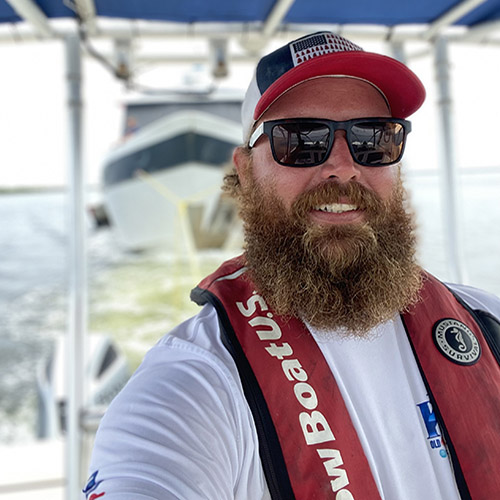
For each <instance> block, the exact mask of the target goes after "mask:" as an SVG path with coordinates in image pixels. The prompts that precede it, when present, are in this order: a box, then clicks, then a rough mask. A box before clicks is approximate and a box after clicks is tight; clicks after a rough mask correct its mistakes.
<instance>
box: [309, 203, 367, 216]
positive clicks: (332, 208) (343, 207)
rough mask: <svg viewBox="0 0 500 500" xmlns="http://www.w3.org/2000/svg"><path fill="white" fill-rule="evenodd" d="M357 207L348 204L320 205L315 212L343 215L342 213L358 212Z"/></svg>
mask: <svg viewBox="0 0 500 500" xmlns="http://www.w3.org/2000/svg"><path fill="white" fill-rule="evenodd" d="M357 208H358V207H357V206H356V205H348V204H347V203H332V204H330V205H320V206H318V207H315V210H319V211H320V212H330V213H334V214H341V213H342V212H350V211H351V210H357Z"/></svg>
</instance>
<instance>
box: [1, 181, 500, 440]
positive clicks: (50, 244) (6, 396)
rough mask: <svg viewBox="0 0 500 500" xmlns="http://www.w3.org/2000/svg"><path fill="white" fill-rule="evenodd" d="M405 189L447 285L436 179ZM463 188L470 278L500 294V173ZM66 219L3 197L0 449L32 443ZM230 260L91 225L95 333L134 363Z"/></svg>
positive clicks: (53, 197)
mask: <svg viewBox="0 0 500 500" xmlns="http://www.w3.org/2000/svg"><path fill="white" fill-rule="evenodd" d="M407 183H408V185H409V186H410V190H411V197H412V202H413V205H414V207H415V208H416V211H417V215H418V220H419V226H420V230H419V234H420V251H419V253H420V257H421V261H422V263H423V264H424V266H425V267H426V268H427V269H428V270H430V271H431V272H433V273H434V274H436V275H437V276H438V277H440V278H442V279H447V278H449V271H448V266H447V261H446V255H445V250H444V248H445V245H444V244H445V240H446V232H445V231H444V229H443V228H444V224H443V220H442V216H441V212H442V211H441V201H440V197H439V182H438V179H437V177H436V176H435V175H412V176H409V177H408V179H407ZM460 190H461V196H460V198H459V199H460V217H461V221H462V233H463V235H464V238H463V243H464V255H465V258H466V268H467V282H468V283H469V284H472V285H475V286H478V287H481V288H485V289H487V290H489V291H491V292H493V293H496V294H498V295H500V259H499V257H498V256H499V255H500V230H499V229H498V228H500V203H499V201H498V197H499V196H498V193H500V173H496V174H488V175H463V176H462V178H461V185H460ZM67 213H68V208H67V200H66V196H65V194H64V193H62V192H42V193H31V194H5V195H0V220H1V224H2V231H1V232H0V256H1V259H0V444H1V443H9V442H19V441H26V440H32V439H34V436H35V423H36V412H35V408H36V390H35V377H36V370H37V369H40V367H41V366H42V365H43V362H44V361H45V360H46V359H47V356H48V355H49V353H50V350H51V348H52V340H53V339H54V338H56V336H58V335H60V334H63V333H64V332H65V331H66V328H67V307H68V304H67V272H68V270H67V258H66V252H67ZM223 257H224V256H221V255H216V256H208V257H207V256H205V259H204V261H203V263H202V264H203V265H201V270H196V271H195V270H193V266H192V263H186V262H185V261H182V262H181V261H180V260H178V259H177V258H176V257H172V256H167V255H164V254H161V253H157V254H154V253H147V254H142V255H138V254H129V253H125V252H123V251H122V250H121V249H120V248H119V247H118V245H117V243H116V242H115V240H114V239H113V237H112V235H111V234H110V232H109V231H107V230H103V231H102V230H101V231H97V230H94V229H92V228H91V227H90V225H89V231H88V274H89V316H90V319H89V329H90V331H91V332H100V333H108V334H111V335H112V336H113V338H115V340H116V341H117V342H118V343H120V345H121V347H122V348H123V349H124V351H125V353H126V355H127V357H128V358H129V359H130V360H131V364H132V367H134V366H136V365H137V363H138V362H139V361H140V359H141V358H142V356H143V354H144V352H145V351H146V350H147V348H148V347H149V346H151V345H152V344H153V343H154V342H155V340H156V339H157V338H158V337H160V336H161V335H162V334H163V333H164V332H165V331H168V329H169V328H171V327H172V326H173V325H174V324H176V323H177V322H178V321H180V320H182V319H183V318H184V317H187V316H188V315H190V314H192V313H193V312H195V311H196V306H193V305H191V304H190V303H189V301H188V300H187V297H188V291H189V289H190V288H191V286H192V285H193V284H194V283H196V281H197V279H198V278H199V277H200V276H199V274H200V273H201V274H204V273H206V272H209V271H210V270H211V269H212V268H214V267H215V266H216V265H217V262H218V261H220V260H222V258H223ZM176 259H177V260H176ZM205 261H206V262H205ZM198 264H199V263H198Z"/></svg>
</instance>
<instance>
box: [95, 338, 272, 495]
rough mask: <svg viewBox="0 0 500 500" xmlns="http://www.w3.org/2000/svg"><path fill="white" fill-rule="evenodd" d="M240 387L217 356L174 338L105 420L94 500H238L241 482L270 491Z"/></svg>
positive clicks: (158, 351) (155, 353)
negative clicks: (257, 467) (258, 465)
mask: <svg viewBox="0 0 500 500" xmlns="http://www.w3.org/2000/svg"><path fill="white" fill-rule="evenodd" d="M237 383H238V382H237V381H236V380H235V379H234V377H233V375H232V373H231V371H230V370H228V368H227V366H226V364H225V363H224V362H222V361H221V360H220V359H219V358H218V356H217V355H214V354H213V353H211V352H209V351H207V350H206V349H203V348H202V347H200V346H198V345H196V344H193V343H191V342H187V341H186V340H184V339H179V338H176V337H175V336H170V337H169V336H167V337H166V338H165V339H164V340H163V341H162V342H161V343H160V344H159V345H157V346H155V348H153V349H152V350H151V351H150V352H149V353H148V355H147V356H146V358H145V360H144V362H143V364H142V365H141V367H140V368H139V369H138V371H137V372H136V373H135V374H134V376H133V377H132V378H131V379H130V381H129V383H128V384H127V386H126V387H125V388H124V390H123V391H122V392H121V393H120V394H119V395H118V396H117V398H116V399H115V400H114V401H113V403H112V404H111V406H110V408H109V409H108V411H107V412H106V414H105V416H104V417H103V420H102V422H101V425H100V427H99V430H98V432H97V435H96V441H95V446H94V451H93V456H92V460H91V465H90V470H91V472H92V474H93V476H91V481H90V483H89V485H90V486H87V491H86V493H87V497H88V498H92V496H91V494H90V493H91V492H92V494H96V495H99V494H100V493H104V495H103V496H102V498H103V500H114V499H120V500H132V499H134V500H136V499H138V500H142V499H162V500H168V499H183V500H184V499H210V500H212V499H213V500H224V499H228V500H229V499H231V500H234V499H235V498H238V497H239V494H238V493H237V491H238V487H239V484H238V483H239V481H241V480H242V479H241V478H242V476H244V479H243V481H244V482H247V483H248V482H250V483H254V484H258V485H260V487H261V488H263V480H262V478H261V477H252V475H254V476H255V475H256V476H259V474H258V472H257V473H256V472H255V464H254V465H253V466H252V464H246V463H245V462H246V461H248V460H250V461H251V460H252V457H253V458H255V457H256V456H257V457H258V450H255V449H252V448H253V447H255V448H257V445H256V444H255V442H256V440H254V438H253V436H252V435H251V434H252V432H248V430H247V431H245V432H244V433H242V429H249V428H250V427H251V426H250V427H249V422H248V415H247V412H246V409H245V408H244V405H242V403H241V401H239V400H238V398H240V397H241V396H240V395H239V392H240V391H239V389H238V386H237ZM242 434H243V435H242ZM252 467H253V468H252ZM96 485H98V486H97V487H96ZM257 489H259V488H257ZM255 493H256V494H258V493H257V492H255ZM259 496H260V498H262V493H261V494H260V495H259ZM250 497H253V496H252V495H251V494H250V496H248V497H247V498H250ZM95 498H101V497H98V496H96V497H95ZM241 498H245V497H241ZM255 498H257V497H255Z"/></svg>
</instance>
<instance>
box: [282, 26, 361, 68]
mask: <svg viewBox="0 0 500 500" xmlns="http://www.w3.org/2000/svg"><path fill="white" fill-rule="evenodd" d="M289 46H290V52H291V55H292V60H293V65H294V66H298V65H299V64H301V63H303V62H305V61H308V60H309V59H312V58H314V57H318V56H322V55H324V54H332V53H334V52H352V51H362V50H363V49H362V48H361V47H359V46H358V45H356V44H355V43H352V42H350V41H349V40H346V39H345V38H343V37H341V36H338V35H336V34H334V33H315V34H313V35H310V36H305V37H303V38H300V39H299V40H297V41H296V42H292V43H290V45H289Z"/></svg>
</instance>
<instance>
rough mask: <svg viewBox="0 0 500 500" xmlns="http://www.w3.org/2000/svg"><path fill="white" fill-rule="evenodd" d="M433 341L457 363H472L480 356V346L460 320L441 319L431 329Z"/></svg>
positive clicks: (446, 355)
mask: <svg viewBox="0 0 500 500" xmlns="http://www.w3.org/2000/svg"><path fill="white" fill-rule="evenodd" d="M432 334H433V337H434V342H435V344H436V346H437V348H438V349H439V350H440V351H441V353H442V354H443V355H444V356H445V357H447V358H448V359H449V360H450V361H453V362H454V363H457V364H459V365H473V364H474V363H476V362H477V361H478V360H479V358H480V356H481V346H480V345H479V341H478V340H477V338H476V336H475V335H474V333H473V332H472V330H471V329H470V328H469V327H468V326H467V325H464V324H463V323H462V322H461V321H458V320H456V319H451V318H445V319H441V320H439V321H438V322H436V324H435V325H434V328H433V330H432Z"/></svg>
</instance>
